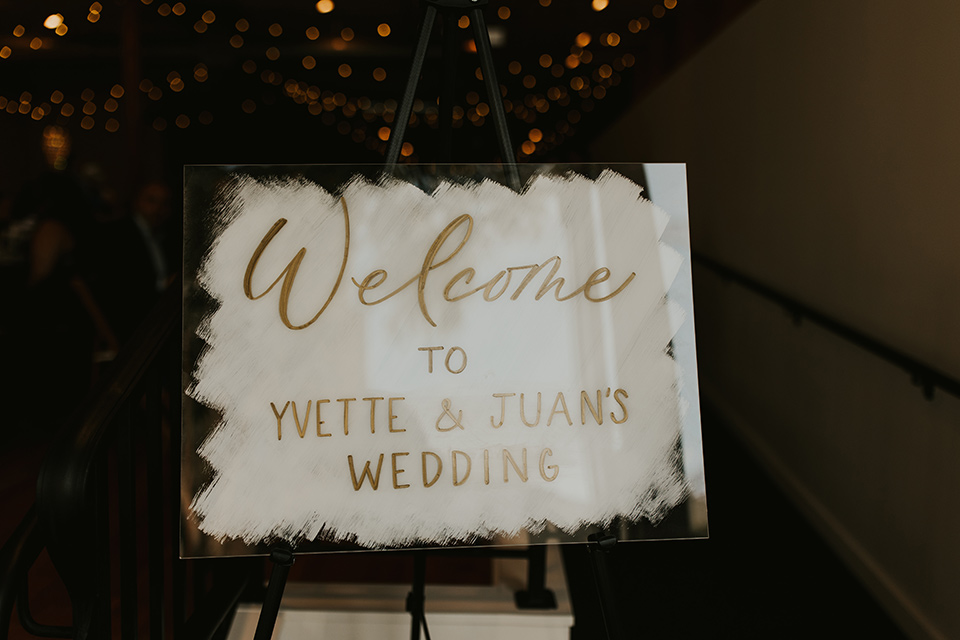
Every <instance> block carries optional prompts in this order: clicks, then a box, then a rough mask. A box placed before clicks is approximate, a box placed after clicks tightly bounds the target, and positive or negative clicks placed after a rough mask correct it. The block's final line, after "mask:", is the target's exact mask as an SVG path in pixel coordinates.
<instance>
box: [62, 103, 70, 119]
mask: <svg viewBox="0 0 960 640" xmlns="http://www.w3.org/2000/svg"><path fill="white" fill-rule="evenodd" d="M60 115H62V116H63V117H65V118H69V117H70V116H72V115H73V105H72V104H70V103H69V102H67V103H64V105H63V106H62V107H60Z"/></svg>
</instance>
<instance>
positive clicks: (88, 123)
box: [80, 116, 96, 131]
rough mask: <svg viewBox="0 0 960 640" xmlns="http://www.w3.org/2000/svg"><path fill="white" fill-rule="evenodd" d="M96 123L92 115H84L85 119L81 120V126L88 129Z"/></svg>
mask: <svg viewBox="0 0 960 640" xmlns="http://www.w3.org/2000/svg"><path fill="white" fill-rule="evenodd" d="M94 124H96V123H95V122H94V120H93V118H91V117H90V116H86V117H84V119H83V120H81V121H80V126H81V127H83V128H84V129H86V130H88V131H89V130H90V129H93V125H94Z"/></svg>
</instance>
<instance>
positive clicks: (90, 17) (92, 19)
mask: <svg viewBox="0 0 960 640" xmlns="http://www.w3.org/2000/svg"><path fill="white" fill-rule="evenodd" d="M167 13H170V11H169V9H168V10H167ZM161 15H167V14H161ZM99 19H100V14H99V13H90V14H87V21H88V22H96V21H97V20H99Z"/></svg>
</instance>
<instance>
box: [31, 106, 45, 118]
mask: <svg viewBox="0 0 960 640" xmlns="http://www.w3.org/2000/svg"><path fill="white" fill-rule="evenodd" d="M30 117H31V118H33V119H34V120H39V119H40V118H42V117H43V109H41V108H40V107H35V108H34V110H33V113H31V114H30Z"/></svg>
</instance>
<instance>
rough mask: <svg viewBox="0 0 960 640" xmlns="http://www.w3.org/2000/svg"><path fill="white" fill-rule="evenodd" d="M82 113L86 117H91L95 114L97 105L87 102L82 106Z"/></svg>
mask: <svg viewBox="0 0 960 640" xmlns="http://www.w3.org/2000/svg"><path fill="white" fill-rule="evenodd" d="M83 112H84V113H85V114H87V115H88V116H92V115H93V114H95V113H96V112H97V105H95V104H93V103H92V102H87V103H85V104H84V105H83Z"/></svg>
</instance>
